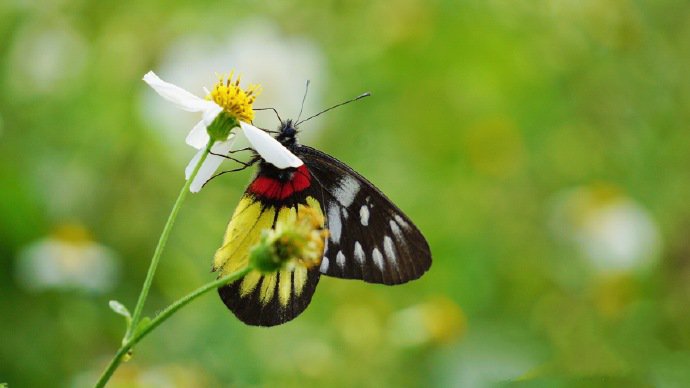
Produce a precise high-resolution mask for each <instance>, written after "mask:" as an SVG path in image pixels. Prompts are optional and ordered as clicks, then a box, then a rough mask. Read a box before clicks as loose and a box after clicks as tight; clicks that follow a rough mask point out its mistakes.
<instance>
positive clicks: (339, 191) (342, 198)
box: [333, 175, 359, 207]
mask: <svg viewBox="0 0 690 388" xmlns="http://www.w3.org/2000/svg"><path fill="white" fill-rule="evenodd" d="M358 192H359V182H357V180H356V179H355V178H353V177H352V176H350V175H345V176H344V177H343V178H342V179H341V180H340V181H339V182H338V185H337V186H335V188H334V189H333V195H334V196H335V199H337V200H338V202H340V204H341V205H343V206H344V207H350V205H352V201H354V200H355V196H357V193H358Z"/></svg>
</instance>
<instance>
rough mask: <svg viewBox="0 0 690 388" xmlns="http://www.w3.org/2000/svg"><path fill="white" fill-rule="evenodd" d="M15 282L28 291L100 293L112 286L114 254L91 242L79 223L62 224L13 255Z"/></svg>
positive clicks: (115, 264)
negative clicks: (14, 257) (68, 290)
mask: <svg viewBox="0 0 690 388" xmlns="http://www.w3.org/2000/svg"><path fill="white" fill-rule="evenodd" d="M16 271H17V273H16V275H17V281H18V282H19V284H20V285H21V286H23V287H24V288H25V289H26V290H29V291H42V290H46V289H51V288H54V289H77V290H81V291H86V292H93V293H104V292H106V291H109V290H111V289H112V288H113V286H114V285H115V281H116V280H117V278H118V274H119V262H118V260H117V257H116V255H115V253H114V252H113V251H112V250H111V249H109V248H107V247H105V246H103V245H101V244H99V243H97V242H95V241H93V240H92V239H91V237H90V235H89V233H88V231H87V230H86V229H84V228H83V227H81V226H79V225H62V226H60V227H59V228H58V229H57V230H56V232H55V233H53V234H52V235H51V236H49V237H46V238H44V239H42V240H39V241H36V242H33V243H31V244H29V245H28V246H26V247H25V248H23V249H22V250H21V251H20V252H19V255H18V257H17V266H16Z"/></svg>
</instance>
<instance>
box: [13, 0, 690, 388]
mask: <svg viewBox="0 0 690 388" xmlns="http://www.w3.org/2000/svg"><path fill="white" fill-rule="evenodd" d="M689 14H690V3H688V2H687V1H674V0H660V1H654V2H652V1H634V0H616V1H596V0H562V1H559V0H544V1H524V0H523V1H520V0H518V1H495V0H491V1H479V0H473V1H464V2H459V1H440V0H439V1H422V0H401V1H395V2H378V1H285V2H269V3H264V2H248V1H237V2H214V1H197V2H184V1H172V2H164V1H159V0H152V1H129V0H123V1H119V2H97V1H86V0H58V1H50V2H47V1H30V0H25V1H20V0H4V1H2V2H0V265H1V267H0V268H1V270H0V382H8V383H9V384H10V387H29V386H36V387H38V386H77V387H79V386H88V385H89V384H91V383H93V381H95V378H96V376H97V375H98V373H99V372H100V371H101V370H102V368H103V367H104V365H105V363H106V362H107V361H108V360H109V358H110V357H111V356H112V354H113V352H114V351H115V348H116V347H117V346H118V344H119V341H120V339H121V336H122V333H123V330H124V322H123V320H122V319H121V317H119V316H117V315H115V314H113V313H112V312H111V311H110V310H109V309H108V301H109V300H110V299H117V300H119V301H121V302H123V303H124V304H126V305H127V306H129V307H130V308H131V307H132V306H133V305H134V302H135V299H136V296H137V295H138V292H139V289H140V287H141V284H142V282H143V279H144V276H145V272H146V268H147V266H148V261H149V259H150V256H151V254H152V251H153V248H154V246H155V243H156V241H157V238H158V236H159V234H160V231H161V229H162V226H163V224H164V222H165V218H166V216H167V214H168V211H169V209H170V207H171V206H172V203H173V201H174V198H175V196H176V194H177V192H178V190H179V188H180V187H181V186H182V184H183V169H184V166H185V165H186V163H187V162H188V161H189V159H190V158H191V156H192V155H193V153H194V150H193V149H191V148H190V147H187V146H186V145H185V144H184V136H185V134H186V132H187V131H188V130H189V129H190V128H191V126H192V125H193V124H194V122H195V120H196V119H197V118H198V117H197V116H196V115H195V114H190V113H187V112H182V111H178V110H176V109H175V107H173V106H172V105H170V104H168V103H167V102H165V101H163V100H162V99H160V97H158V96H157V95H156V94H155V93H154V92H153V91H152V90H151V89H149V88H148V87H147V86H146V85H145V84H144V82H142V81H141V77H142V76H143V75H144V73H146V72H147V71H149V70H154V71H156V72H157V73H158V74H160V76H161V77H162V78H163V79H166V80H168V81H170V82H173V83H176V84H179V85H182V86H184V87H185V88H187V89H188V90H191V91H193V92H195V93H198V94H203V89H202V87H204V86H206V87H211V86H212V84H213V82H214V80H215V77H216V75H215V74H216V73H219V74H220V73H226V72H228V71H230V70H231V69H235V70H236V71H238V72H240V73H241V74H243V75H244V77H245V78H244V80H246V81H251V82H258V83H261V84H262V86H263V88H264V93H263V94H262V95H261V96H260V97H259V99H258V100H257V103H256V104H255V106H256V107H261V106H274V107H275V108H277V109H278V110H279V111H280V112H281V114H282V116H283V117H284V118H285V117H294V116H296V114H297V111H298V110H299V103H300V100H301V98H302V94H303V90H304V87H303V85H304V82H305V80H306V79H311V80H312V91H311V92H310V95H309V98H308V101H307V105H306V108H305V109H306V113H313V112H316V111H318V110H319V109H321V108H324V107H326V106H330V105H332V104H334V103H337V102H340V101H343V100H345V99H347V98H350V97H353V96H355V95H358V94H360V93H362V92H364V91H371V92H372V94H373V97H371V98H368V99H366V100H363V101H361V102H358V103H356V104H352V105H349V106H347V107H343V108H339V109H337V110H335V111H333V112H330V113H328V114H327V115H324V116H322V117H319V118H318V119H315V120H312V121H310V122H309V123H306V124H304V125H303V127H302V129H303V131H304V133H303V136H302V140H303V142H304V143H307V144H309V145H311V146H315V147H318V148H320V149H322V150H324V151H326V152H328V153H330V154H332V155H334V156H336V157H338V158H339V159H341V160H343V161H345V162H347V163H348V164H350V165H351V166H352V167H353V168H355V169H356V170H358V171H360V172H361V173H362V174H363V175H365V176H366V177H368V178H369V179H370V180H371V181H373V182H374V183H376V184H377V185H378V186H379V187H380V188H381V189H382V190H383V191H384V192H386V193H387V194H388V195H389V196H390V197H391V198H392V199H393V200H394V201H395V202H396V203H397V204H398V205H399V206H400V207H401V208H402V209H404V210H405V211H406V212H407V213H408V215H409V216H410V217H411V218H412V219H413V220H415V222H416V223H417V224H418V226H419V227H420V229H421V230H422V231H423V232H424V233H425V234H426V236H427V238H428V240H429V243H430V245H431V249H432V252H433V257H434V264H433V266H432V268H431V271H430V272H429V273H427V274H426V275H425V276H424V277H423V278H422V279H421V280H418V281H416V282H413V283H410V284H407V285H404V286H399V287H384V286H377V285H371V284H364V283H362V282H356V281H344V280H339V279H332V278H322V280H321V283H320V284H319V287H318V289H317V292H316V294H315V296H314V299H313V301H312V304H311V306H310V307H309V308H308V309H307V310H306V312H305V313H304V314H302V315H301V316H300V317H299V318H298V319H296V320H295V321H293V322H291V323H288V324H286V325H283V326H280V327H276V328H271V329H262V328H255V327H248V326H244V325H243V324H241V323H240V322H239V321H238V320H237V319H236V318H235V317H234V316H233V315H232V314H231V313H230V312H229V311H228V310H226V309H225V307H224V306H223V304H222V303H221V301H220V300H219V298H218V297H217V296H216V295H213V294H210V295H207V296H205V297H203V298H201V299H200V300H198V301H197V302H195V303H193V304H191V305H190V306H188V307H187V308H185V309H183V310H182V311H181V312H180V313H178V314H177V315H176V316H174V317H173V319H171V320H170V321H168V322H167V323H166V324H165V325H163V326H162V327H161V328H160V329H159V330H157V331H156V332H154V333H153V334H152V335H151V336H149V337H147V338H146V339H145V340H144V341H143V342H142V343H141V344H140V345H139V346H138V347H137V348H136V350H135V354H134V359H133V360H132V361H130V362H128V363H126V364H125V365H124V366H123V367H122V368H121V369H120V370H119V371H118V372H117V373H116V376H115V379H114V380H113V384H112V386H115V387H119V386H122V387H129V386H134V387H213V386H288V387H289V386H365V387H379V386H438V387H448V386H463V387H483V386H494V385H497V384H515V385H525V386H532V385H537V386H554V385H555V386H571V385H582V386H590V385H601V386H611V385H621V386H669V387H670V386H689V385H690V308H689V307H688V306H689V304H690V242H689V241H690V239H689V238H688V228H690V201H689V199H690V152H689V151H690V132H689V128H688V122H689V121H690V114H689V113H690V110H689V109H688V107H689V103H690V77H688V76H687V74H686V72H687V69H688V68H689V67H690V23H688V15H689ZM256 123H257V124H259V125H260V126H262V127H271V128H272V127H276V126H277V124H278V123H277V120H276V119H275V117H274V116H272V115H271V114H270V113H266V112H263V113H259V114H258V117H257V120H256ZM226 167H227V168H231V165H227V166H226ZM250 177H251V172H242V173H238V174H232V176H228V175H225V176H224V177H222V178H220V179H217V180H215V181H214V182H213V184H211V185H209V186H207V187H206V188H205V189H204V190H203V191H202V192H201V193H199V194H197V195H192V196H190V198H189V199H188V200H187V202H186V203H185V205H184V207H183V210H182V212H181V214H180V217H179V219H178V222H177V224H176V226H175V228H174V230H173V234H172V237H171V241H170V243H169V245H168V248H167V250H166V252H165V254H164V256H163V259H162V262H161V265H160V267H159V271H158V274H157V277H156V279H155V281H154V288H153V290H152V294H151V297H150V299H149V303H148V305H147V306H146V308H145V313H146V314H148V315H152V314H154V313H155V312H156V311H159V310H160V309H162V308H163V307H164V306H166V305H167V304H168V303H170V302H171V301H173V300H175V299H176V298H178V297H180V296H181V295H183V294H185V293H187V292H188V291H190V290H192V289H193V288H196V287H197V286H199V285H201V284H202V283H204V282H206V281H208V280H210V279H212V278H213V277H214V275H213V274H211V273H210V272H209V269H210V263H211V257H212V255H213V252H214V251H215V249H216V248H217V247H218V246H219V244H220V242H221V239H222V235H223V232H224V230H225V226H226V222H227V221H228V219H229V217H230V215H231V213H232V211H233V209H234V206H235V205H236V203H237V201H238V199H239V197H240V195H241V193H242V192H243V190H244V187H245V185H246V184H247V182H248V181H249V179H250Z"/></svg>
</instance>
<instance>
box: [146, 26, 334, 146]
mask: <svg viewBox="0 0 690 388" xmlns="http://www.w3.org/2000/svg"><path fill="white" fill-rule="evenodd" d="M155 68H156V69H158V70H157V72H158V73H159V74H161V76H162V77H163V78H165V79H174V80H175V83H176V84H177V85H179V86H181V87H183V88H185V89H187V90H189V91H191V92H192V93H195V94H198V95H205V94H206V93H205V92H204V90H203V89H202V88H201V86H202V85H206V86H207V87H209V86H212V85H213V84H215V83H216V82H217V77H215V76H214V74H224V73H226V72H227V71H229V70H230V69H234V70H235V73H236V74H238V75H241V76H242V80H243V82H246V83H250V84H261V85H262V86H263V90H262V92H261V96H260V98H259V99H258V101H257V103H256V104H255V105H256V108H265V107H272V108H276V109H277V110H278V112H279V113H280V114H281V117H282V118H283V119H285V118H294V117H296V116H297V113H298V112H299V109H300V104H301V102H302V96H303V94H304V88H305V83H306V81H307V80H311V81H312V82H311V86H310V88H309V96H308V98H307V101H306V103H305V107H304V112H305V114H309V113H316V111H317V110H319V109H321V108H323V107H324V104H322V103H321V98H320V96H321V93H322V92H321V91H322V90H324V88H325V87H326V85H325V83H326V80H327V78H328V77H327V74H326V66H325V59H324V56H323V54H322V53H321V51H320V49H319V48H318V47H317V46H316V45H315V44H314V43H313V42H311V41H310V40H308V39H306V38H301V37H288V36H285V34H284V33H282V32H281V31H280V29H279V28H278V27H277V26H276V25H275V24H274V23H273V22H271V21H268V20H264V19H250V20H246V21H244V22H239V23H234V28H233V29H231V30H230V32H229V33H228V35H227V37H225V38H221V39H220V40H219V39H218V37H217V36H215V35H187V36H184V37H182V38H181V39H179V40H178V41H177V42H174V43H172V44H171V45H170V47H169V48H168V49H167V51H166V52H165V54H164V55H163V57H162V59H161V61H160V63H159V64H158V65H156V66H155ZM142 104H143V105H142V107H141V108H142V109H141V112H142V114H143V115H144V118H145V120H147V121H148V122H149V124H150V127H152V128H155V129H156V130H159V131H160V132H162V133H164V134H165V135H164V136H165V137H166V138H167V139H169V142H170V143H171V144H179V143H178V139H179V138H180V136H184V133H183V132H184V128H185V127H192V126H193V125H194V124H195V122H194V120H193V119H192V118H190V117H189V115H186V114H184V112H171V111H170V109H169V106H168V105H167V104H166V103H165V101H161V100H160V99H159V98H156V96H153V95H151V94H150V93H145V94H144V96H143V98H142ZM254 123H255V125H257V126H259V127H262V128H267V129H276V128H277V127H278V121H277V119H276V118H275V115H274V114H273V112H271V111H264V112H258V114H257V117H256V120H255V122H254ZM310 125H314V124H310ZM311 128H312V127H310V130H309V131H307V132H306V133H307V134H309V133H311V132H313V131H312V130H311ZM176 129H177V130H178V131H179V132H176Z"/></svg>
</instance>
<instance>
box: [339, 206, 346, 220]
mask: <svg viewBox="0 0 690 388" xmlns="http://www.w3.org/2000/svg"><path fill="white" fill-rule="evenodd" d="M340 210H341V212H342V213H343V219H344V220H347V216H348V214H347V209H345V208H342V209H340Z"/></svg>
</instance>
